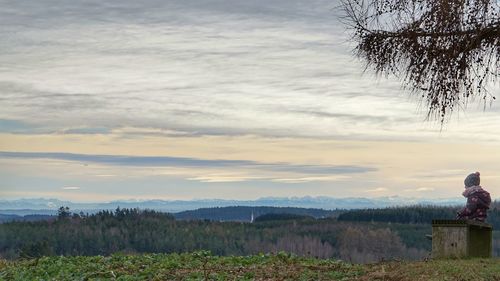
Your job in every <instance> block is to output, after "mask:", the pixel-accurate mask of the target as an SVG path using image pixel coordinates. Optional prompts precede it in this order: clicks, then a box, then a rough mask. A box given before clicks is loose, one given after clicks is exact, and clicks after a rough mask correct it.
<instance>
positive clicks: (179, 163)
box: [0, 151, 377, 174]
mask: <svg viewBox="0 0 500 281" xmlns="http://www.w3.org/2000/svg"><path fill="white" fill-rule="evenodd" d="M0 157H2V158H17V159H55V160H62V161H72V162H80V163H82V164H85V165H88V164H92V163H95V164H102V165H115V166H133V167H134V166H135V167H191V168H193V167H196V168H229V169H231V168H240V169H241V168H244V169H260V170H267V171H274V172H287V173H290V172H291V173H302V174H358V173H368V172H374V171H376V170H377V169H375V168H373V167H365V166H355V165H301V164H292V163H285V162H282V163H280V162H279V163H265V162H257V161H250V160H223V159H199V158H189V157H168V156H128V155H91V154H73V153H55V152H5V151H4V152H0Z"/></svg>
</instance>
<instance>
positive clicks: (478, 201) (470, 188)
mask: <svg viewBox="0 0 500 281" xmlns="http://www.w3.org/2000/svg"><path fill="white" fill-rule="evenodd" d="M479 176H480V174H479V172H475V173H473V174H470V175H468V176H467V178H465V180H464V184H465V191H464V192H463V193H462V195H463V196H464V197H465V198H467V204H466V205H465V208H463V209H462V210H461V211H460V212H458V213H457V219H467V220H476V221H481V222H484V220H486V216H487V214H486V212H487V211H488V209H489V208H490V203H491V197H490V194H489V193H488V192H487V191H486V190H484V189H483V188H482V187H481V186H480V185H479V184H480V182H481V179H480V177H479Z"/></svg>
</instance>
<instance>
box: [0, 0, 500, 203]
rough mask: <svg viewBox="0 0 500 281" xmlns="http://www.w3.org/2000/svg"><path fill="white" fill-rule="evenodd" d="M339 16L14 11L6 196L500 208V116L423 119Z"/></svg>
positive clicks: (268, 7) (2, 59) (0, 87)
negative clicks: (458, 201)
mask: <svg viewBox="0 0 500 281" xmlns="http://www.w3.org/2000/svg"><path fill="white" fill-rule="evenodd" d="M336 5H337V3H336V2H335V1H333V0H272V1H269V0H252V1H248V0H182V1H181V0H143V1H132V0H121V1H112V0H73V1H70V0H40V1H35V0H27V1H15V0H0V37H1V38H2V40H0V109H1V110H0V198H7V199H14V198H33V197H48V198H59V199H69V200H74V201H107V200H114V199H130V198H134V199H151V198H156V199H192V198H227V199H254V198H258V197H265V196H305V195H310V196H333V197H352V196H355V197H379V196H391V195H399V196H406V197H426V198H433V197H457V196H460V193H461V191H462V189H463V178H464V177H465V176H466V175H467V174H468V173H470V172H474V171H476V170H478V171H480V172H481V174H482V183H483V186H485V187H486V188H487V189H488V190H490V191H491V192H492V193H493V197H496V198H497V197H500V196H499V195H498V194H500V105H499V104H498V102H497V103H496V104H493V105H492V106H491V107H490V106H488V107H486V109H485V110H483V105H482V104H480V103H471V104H469V106H468V109H467V110H466V111H461V112H455V114H454V115H453V117H452V119H451V120H450V121H449V123H448V124H447V125H446V126H445V128H444V130H441V127H440V125H439V124H438V123H434V122H426V121H425V113H426V111H425V108H422V107H421V106H419V101H418V99H416V98H413V97H410V96H408V95H407V94H406V93H404V92H403V91H401V87H400V84H399V82H398V81H397V80H391V79H390V78H389V79H386V78H377V77H375V76H374V75H373V73H370V71H368V72H365V73H363V69H364V68H363V64H362V63H360V62H359V61H357V60H356V59H355V58H353V57H352V55H351V51H350V50H351V49H352V47H353V46H352V44H351V43H349V41H348V38H349V35H348V33H347V32H346V31H345V29H344V28H343V26H342V25H341V24H340V23H339V20H338V15H337V14H338V13H337V10H336V9H335V7H336ZM490 90H491V91H492V92H493V93H498V92H499V91H500V88H499V87H498V83H496V84H493V85H491V87H490Z"/></svg>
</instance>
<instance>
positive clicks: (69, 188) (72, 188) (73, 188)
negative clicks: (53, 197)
mask: <svg viewBox="0 0 500 281" xmlns="http://www.w3.org/2000/svg"><path fill="white" fill-rule="evenodd" d="M62 189H64V190H80V189H81V188H80V187H79V186H65V187H63V188H62Z"/></svg>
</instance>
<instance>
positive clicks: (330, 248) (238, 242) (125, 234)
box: [0, 208, 430, 262]
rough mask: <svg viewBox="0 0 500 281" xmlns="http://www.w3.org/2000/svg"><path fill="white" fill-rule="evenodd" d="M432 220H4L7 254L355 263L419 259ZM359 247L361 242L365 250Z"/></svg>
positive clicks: (66, 214)
mask: <svg viewBox="0 0 500 281" xmlns="http://www.w3.org/2000/svg"><path fill="white" fill-rule="evenodd" d="M429 231H430V227H429V226H426V225H420V226H418V225H417V226H416V225H400V224H390V225H389V224H385V223H380V224H364V223H350V222H349V223H347V222H338V221H336V220H335V219H331V218H328V219H311V218H308V219H302V218H301V217H297V219H291V220H277V221H269V220H266V221H265V222H262V223H259V222H257V223H241V222H217V221H206V220H181V221H180V220H175V218H174V217H173V216H172V215H169V214H164V213H158V212H154V211H146V210H137V209H117V210H115V211H113V212H111V211H102V212H99V213H96V214H93V215H85V214H73V213H71V212H70V211H69V210H68V209H64V208H63V209H61V210H60V212H59V216H58V218H57V219H56V220H50V221H38V222H9V223H4V224H1V225H0V255H1V257H3V258H10V259H13V258H19V257H39V256H44V255H85V256H91V255H109V254H112V253H116V252H124V253H173V252H177V253H180V252H191V251H197V250H208V251H211V252H212V253H213V254H215V255H249V254H257V253H262V252H264V253H267V252H279V251H287V252H292V253H295V254H297V255H301V256H314V257H320V258H341V259H344V260H349V261H352V262H370V261H377V260H380V259H392V258H405V259H416V258H421V257H423V256H426V255H427V254H428V250H429V248H430V243H429V241H427V240H425V238H424V234H426V233H429ZM360 245H363V246H362V247H360Z"/></svg>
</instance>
